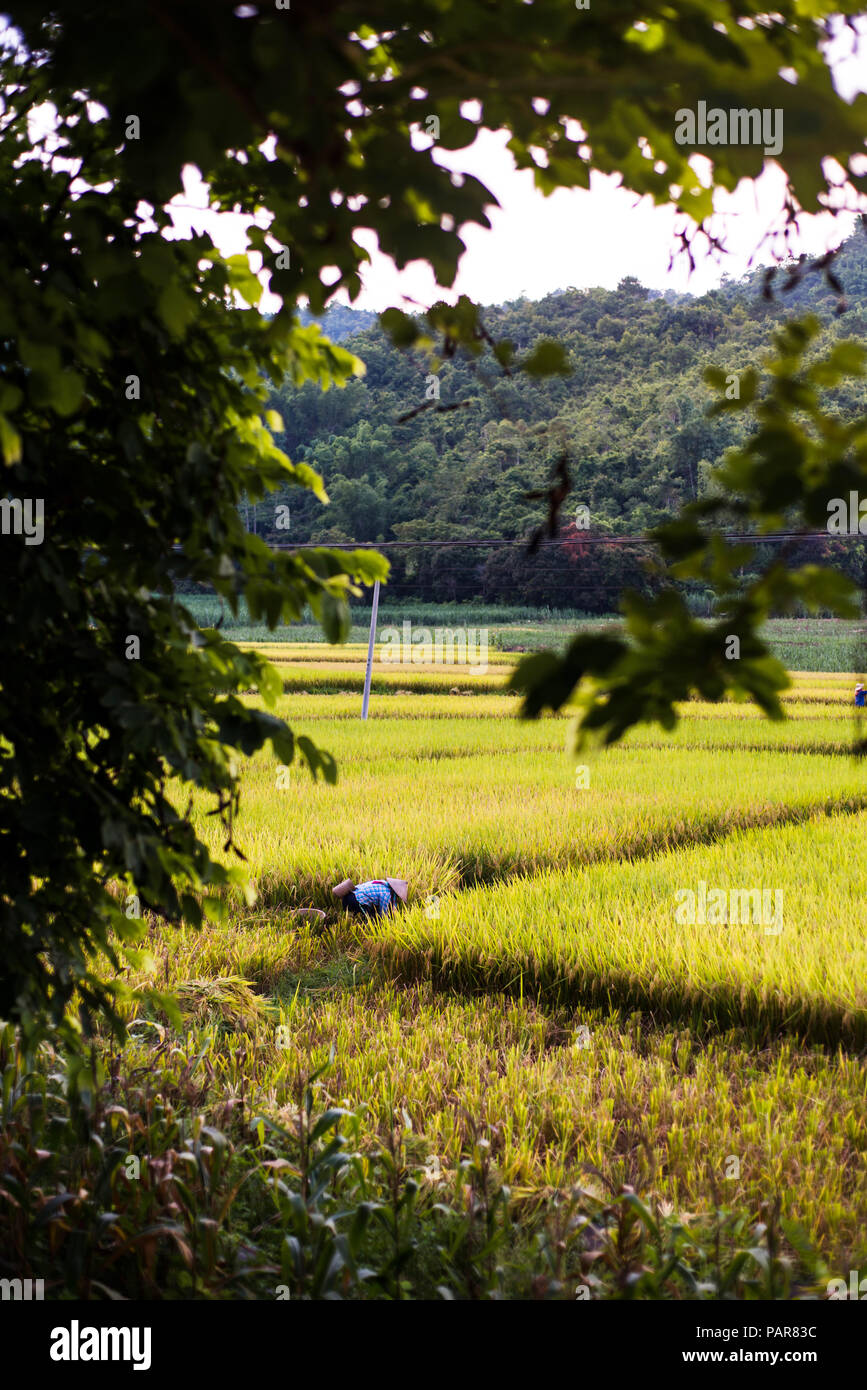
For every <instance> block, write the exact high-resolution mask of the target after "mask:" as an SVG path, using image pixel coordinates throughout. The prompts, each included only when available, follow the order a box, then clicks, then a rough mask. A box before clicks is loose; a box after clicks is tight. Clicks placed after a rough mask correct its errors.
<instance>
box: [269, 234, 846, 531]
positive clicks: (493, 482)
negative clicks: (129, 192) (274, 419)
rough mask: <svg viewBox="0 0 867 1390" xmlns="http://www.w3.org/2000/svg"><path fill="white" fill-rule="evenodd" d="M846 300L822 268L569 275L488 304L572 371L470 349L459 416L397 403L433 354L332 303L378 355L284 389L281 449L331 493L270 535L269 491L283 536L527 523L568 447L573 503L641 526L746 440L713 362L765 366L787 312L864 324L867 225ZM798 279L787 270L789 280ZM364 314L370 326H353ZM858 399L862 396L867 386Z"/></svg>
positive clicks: (294, 511) (452, 377)
mask: <svg viewBox="0 0 867 1390" xmlns="http://www.w3.org/2000/svg"><path fill="white" fill-rule="evenodd" d="M834 269H835V273H836V274H837V275H838V277H839V279H840V280H841V282H842V285H843V288H844V290H845V293H846V300H847V304H848V307H847V309H846V311H845V312H844V313H842V314H841V315H839V316H835V308H836V307H837V298H836V296H835V294H834V291H833V290H832V289H831V288H830V287H829V286H828V285H827V284H826V283H825V281H824V280H823V278H822V277H821V276H820V275H818V274H812V275H810V276H808V277H806V278H805V279H804V280H803V281H802V282H801V284H800V285H799V286H798V287H797V288H796V289H795V290H794V291H793V292H792V293H791V294H785V295H784V294H778V297H777V300H776V302H769V301H768V300H767V299H765V298H763V297H762V293H761V291H762V283H763V278H764V272H763V271H757V272H755V273H753V274H752V275H750V276H749V277H746V278H745V279H744V280H742V281H740V282H732V281H728V282H725V283H724V284H723V286H722V288H720V289H719V290H715V291H713V292H711V293H709V294H705V295H702V296H701V297H692V296H689V295H683V294H673V293H668V294H665V295H662V294H660V293H659V292H658V291H649V290H647V289H645V288H644V287H643V286H642V285H640V284H639V282H638V281H637V280H635V279H633V278H630V277H627V278H625V279H623V280H622V281H621V283H620V285H619V286H618V288H617V289H616V290H604V289H591V290H576V289H565V290H561V291H558V292H556V293H554V294H550V295H548V296H547V297H546V298H545V299H542V300H540V301H538V302H531V301H528V300H523V299H522V300H518V301H515V302H513V303H510V304H505V305H502V306H498V307H491V308H488V309H486V310H485V311H484V323H485V326H486V327H487V329H488V330H489V331H490V332H491V333H492V334H493V335H494V336H496V337H507V338H510V339H511V340H512V341H513V342H514V344H515V347H516V349H517V351H518V353H519V355H520V354H523V353H525V352H527V351H528V350H529V349H531V348H532V346H533V345H534V343H536V342H537V340H539V339H540V338H554V339H559V340H560V341H561V342H562V343H563V344H564V345H565V347H566V349H567V351H568V357H569V363H570V366H571V369H572V371H571V375H569V376H568V377H562V376H558V377H553V378H545V379H541V380H540V379H530V378H526V377H524V376H522V375H521V376H518V377H515V378H506V377H504V376H503V375H502V373H500V372H499V371H498V370H497V369H496V367H495V364H494V363H493V362H492V361H491V360H488V361H487V363H486V364H485V363H484V362H483V363H482V364H473V363H471V362H469V361H468V360H466V359H455V360H452V361H450V362H446V363H444V364H443V366H442V368H441V370H440V372H439V383H440V402H441V403H442V404H452V403H455V402H459V401H465V400H469V401H470V404H469V405H466V406H462V408H460V409H458V410H455V411H450V412H439V413H437V412H434V411H432V410H426V411H423V412H422V413H421V414H418V415H416V416H415V418H413V419H411V420H409V421H406V422H404V423H400V417H401V416H402V415H405V414H406V413H407V412H409V411H411V410H413V408H414V407H416V406H419V405H421V404H422V403H423V402H424V400H425V389H426V377H427V373H428V371H429V366H428V364H427V362H426V360H425V359H424V357H423V356H421V355H419V354H408V353H406V352H401V351H399V350H397V349H395V348H393V347H391V345H390V344H389V342H388V339H387V338H386V337H385V335H384V334H383V333H382V331H381V330H380V328H379V326H378V322H376V321H374V322H373V323H372V324H371V322H370V315H364V316H362V317H361V318H360V320H355V319H354V317H353V315H354V311H353V310H351V309H348V308H345V307H343V306H340V307H338V308H336V309H334V310H331V311H329V313H328V314H327V315H326V318H325V329H326V331H329V330H331V331H333V332H334V334H335V336H339V337H341V338H342V339H343V342H344V345H345V346H347V347H349V348H350V349H351V350H352V351H353V352H355V353H356V354H357V355H358V356H359V357H361V358H362V359H363V361H364V362H365V364H366V367H367V374H366V376H365V377H364V378H363V379H357V380H355V381H353V382H352V383H351V384H350V385H349V386H348V387H347V388H346V389H345V390H332V391H329V392H327V393H325V394H323V393H322V392H320V390H319V389H318V388H317V387H316V386H314V385H311V384H308V385H307V386H305V387H304V388H303V389H301V390H294V389H293V388H291V387H290V386H288V385H284V386H281V387H279V388H275V391H274V393H273V397H272V400H271V402H270V404H272V405H274V406H276V408H277V409H278V410H279V411H280V413H281V414H282V416H283V419H284V422H285V426H286V433H285V436H284V437H283V438H281V440H280V443H281V446H282V447H284V448H285V449H286V451H287V452H288V453H289V455H290V456H291V457H293V458H297V459H301V458H305V459H307V460H308V461H309V462H311V463H312V464H314V465H315V466H316V468H317V469H318V470H319V471H320V472H321V473H322V474H323V476H324V479H325V483H326V487H327V489H328V492H329V495H330V497H331V505H330V506H329V507H327V508H323V507H321V506H320V505H319V504H317V503H316V502H315V501H314V500H313V499H312V498H308V497H305V496H303V495H302V494H301V493H300V491H299V490H298V489H291V490H290V491H289V492H288V493H287V495H286V498H285V500H286V501H288V502H289V503H290V509H291V526H290V532H289V535H288V536H287V535H286V534H285V533H284V534H283V535H280V534H279V533H275V532H274V531H273V527H272V522H271V518H272V517H273V514H274V511H273V507H272V506H271V504H270V502H269V504H268V506H267V507H266V506H265V505H264V504H262V503H260V504H259V507H258V508H257V512H258V517H257V529H259V530H260V531H263V530H264V532H265V533H266V534H268V535H272V536H273V537H274V539H282V540H287V539H289V540H311V539H312V540H322V541H331V542H338V543H339V542H346V541H350V540H361V541H364V540H367V541H377V540H389V539H395V538H404V539H407V538H411V539H416V538H432V539H440V538H447V537H448V538H459V537H475V536H479V535H484V536H499V537H520V536H524V535H526V534H527V533H528V531H529V530H530V529H531V528H532V527H533V526H534V525H535V524H536V523H537V522H538V520H539V507H540V504H539V503H538V502H529V501H527V500H526V497H525V494H526V493H527V492H528V491H531V490H532V489H534V488H537V487H539V486H540V485H542V484H543V483H546V482H547V480H548V477H549V470H550V464H551V460H552V459H553V458H554V457H555V456H556V454H557V453H558V452H559V451H560V449H561V448H562V447H563V446H565V448H566V450H567V452H568V456H569V460H570V464H569V466H570V472H571V475H572V480H573V493H572V496H571V497H570V506H571V505H572V504H573V503H574V504H579V503H583V504H585V505H586V506H587V507H588V508H589V510H590V515H591V524H592V526H593V527H594V528H598V529H602V530H608V531H615V532H617V531H636V530H641V529H644V528H645V527H646V526H648V525H650V524H653V523H654V522H656V521H657V520H659V519H660V518H662V517H664V516H666V515H669V514H670V513H671V512H672V510H673V509H674V508H675V507H676V506H677V505H678V504H679V503H680V502H681V501H682V500H683V499H685V498H690V497H693V496H695V495H696V493H697V492H699V491H701V489H702V485H703V477H704V475H705V473H706V470H707V468H708V467H709V466H710V465H712V464H714V463H715V462H716V461H717V460H718V459H719V458H720V456H721V454H722V453H723V451H724V450H725V448H726V447H727V446H728V445H729V444H730V443H732V442H733V441H734V439H735V437H736V433H737V431H738V430H739V429H741V428H742V427H743V426H742V424H741V417H735V418H731V419H714V420H708V419H707V418H706V417H705V410H706V407H707V405H708V403H709V401H710V395H709V393H708V390H707V388H706V387H705V385H704V382H703V380H702V372H703V370H704V368H705V367H706V366H707V365H708V364H710V363H714V364H718V365H720V366H722V367H724V368H725V369H726V370H728V371H736V372H741V371H743V370H744V369H745V368H747V367H749V366H751V365H758V364H759V363H760V361H761V358H762V356H763V355H764V353H765V351H766V349H767V346H768V341H769V334H770V331H771V329H772V327H773V324H774V321H775V320H779V319H781V318H782V317H785V316H787V315H790V314H791V313H792V312H803V311H805V310H806V309H808V308H810V309H813V310H815V311H816V312H817V313H818V314H819V315H820V316H821V318H822V320H823V322H825V323H826V325H827V327H826V330H825V332H826V335H827V336H831V337H856V338H864V336H865V328H867V235H865V234H864V231H863V230H862V231H858V232H856V233H855V234H854V235H853V236H852V237H851V238H850V240H849V241H848V242H847V243H846V245H845V246H844V248H843V249H842V251H841V253H840V255H839V256H838V258H837V260H836V262H835V266H834ZM784 279H785V276H784V274H783V273H782V272H780V273H778V275H777V284H778V285H781V284H782V282H783V281H784ZM354 321H359V322H361V323H362V324H363V325H364V331H362V332H358V333H355V334H351V335H350V336H349V337H347V336H346V333H347V330H348V329H349V328H351V326H352V324H353V322H354ZM847 389H848V393H849V394H848V397H847V398H846V404H847V405H851V406H852V407H854V406H855V405H856V404H859V403H862V402H863V400H864V395H865V393H864V391H863V390H862V389H861V385H860V383H859V384H858V385H857V386H855V387H852V388H847Z"/></svg>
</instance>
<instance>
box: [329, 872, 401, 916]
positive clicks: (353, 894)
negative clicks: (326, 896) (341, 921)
mask: <svg viewBox="0 0 867 1390" xmlns="http://www.w3.org/2000/svg"><path fill="white" fill-rule="evenodd" d="M331 891H332V893H333V894H334V896H335V897H336V898H339V899H340V900H341V901H342V903H343V906H344V907H345V908H346V910H347V912H349V913H351V914H352V916H353V917H385V916H387V914H388V913H389V912H393V911H394V909H395V908H396V907H397V905H398V903H405V902H406V899H407V892H408V885H407V883H406V882H405V881H404V879H402V878H370V879H368V880H367V881H366V882H365V883H353V881H352V879H351V878H345V879H344V880H343V882H342V883H338V884H337V887H336V888H332V890H331Z"/></svg>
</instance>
